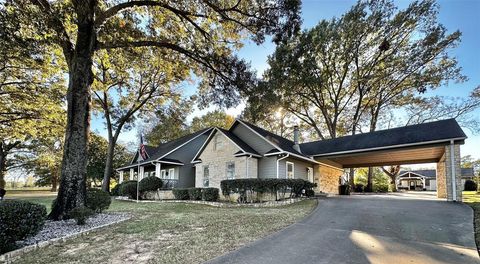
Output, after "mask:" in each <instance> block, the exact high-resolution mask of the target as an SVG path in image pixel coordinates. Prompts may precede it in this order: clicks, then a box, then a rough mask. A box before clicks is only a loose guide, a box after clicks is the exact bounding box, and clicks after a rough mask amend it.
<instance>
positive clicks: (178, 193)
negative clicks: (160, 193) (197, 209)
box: [172, 188, 189, 200]
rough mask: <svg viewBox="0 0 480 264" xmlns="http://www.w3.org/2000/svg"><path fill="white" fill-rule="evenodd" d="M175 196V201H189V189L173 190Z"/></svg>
mask: <svg viewBox="0 0 480 264" xmlns="http://www.w3.org/2000/svg"><path fill="white" fill-rule="evenodd" d="M172 192H173V196H175V199H177V200H188V198H189V196H188V189H185V188H173V190H172Z"/></svg>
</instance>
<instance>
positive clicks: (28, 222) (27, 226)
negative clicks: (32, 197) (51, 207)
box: [0, 200, 47, 253]
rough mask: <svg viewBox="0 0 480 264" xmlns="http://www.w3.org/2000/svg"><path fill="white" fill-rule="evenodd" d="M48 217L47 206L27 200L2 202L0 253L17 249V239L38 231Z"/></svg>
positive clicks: (0, 210) (0, 207)
mask: <svg viewBox="0 0 480 264" xmlns="http://www.w3.org/2000/svg"><path fill="white" fill-rule="evenodd" d="M46 218H47V209H46V207H45V206H43V205H40V204H35V203H30V202H27V201H10V200H7V201H2V202H0V238H1V239H0V253H5V252H8V251H11V250H13V249H15V247H16V245H15V241H18V240H22V239H25V238H27V237H28V236H32V235H35V234H37V233H38V231H40V229H41V228H42V226H43V224H44V223H45V219H46Z"/></svg>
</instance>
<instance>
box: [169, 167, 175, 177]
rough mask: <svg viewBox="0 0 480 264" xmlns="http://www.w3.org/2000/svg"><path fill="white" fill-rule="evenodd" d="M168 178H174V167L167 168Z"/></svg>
mask: <svg viewBox="0 0 480 264" xmlns="http://www.w3.org/2000/svg"><path fill="white" fill-rule="evenodd" d="M172 171H173V177H172ZM168 179H170V180H175V168H170V169H168Z"/></svg>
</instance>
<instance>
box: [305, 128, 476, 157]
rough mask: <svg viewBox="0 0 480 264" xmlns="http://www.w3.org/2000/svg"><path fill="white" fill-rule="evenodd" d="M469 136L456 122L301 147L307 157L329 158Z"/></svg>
mask: <svg viewBox="0 0 480 264" xmlns="http://www.w3.org/2000/svg"><path fill="white" fill-rule="evenodd" d="M466 137H467V136H466V135H465V133H464V132H463V130H462V129H461V128H460V126H459V125H458V123H457V121H455V119H446V120H441V121H436V122H430V123H424V124H418V125H411V126H404V127H398V128H393V129H387V130H379V131H375V132H370V133H363V134H358V135H353V136H345V137H339V138H334V139H327V140H319V141H314V142H309V143H303V144H300V149H301V150H302V152H303V153H305V154H307V155H312V156H316V155H319V156H320V155H328V154H330V153H338V152H348V151H361V150H363V149H372V148H378V147H390V146H396V145H405V144H415V143H419V144H424V143H426V142H432V141H448V140H450V139H461V140H462V139H465V138H466Z"/></svg>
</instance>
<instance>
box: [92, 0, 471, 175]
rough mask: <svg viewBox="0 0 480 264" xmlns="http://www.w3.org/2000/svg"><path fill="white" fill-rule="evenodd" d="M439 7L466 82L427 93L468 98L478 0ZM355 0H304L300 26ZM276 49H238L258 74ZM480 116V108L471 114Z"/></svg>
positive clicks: (402, 3) (467, 151) (97, 125)
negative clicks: (456, 38)
mask: <svg viewBox="0 0 480 264" xmlns="http://www.w3.org/2000/svg"><path fill="white" fill-rule="evenodd" d="M410 2H411V1H407V0H399V1H396V2H395V3H396V5H397V6H398V7H399V8H401V9H403V8H405V7H407V6H408V4H409V3H410ZM437 2H438V4H439V6H440V11H439V15H438V18H439V22H440V23H441V24H443V25H444V26H445V27H446V28H447V30H448V31H449V32H454V31H455V30H460V31H461V32H462V38H461V40H462V41H461V43H460V45H459V46H458V47H457V48H456V49H454V50H452V51H451V55H453V56H455V57H456V58H457V59H458V62H459V65H460V66H461V67H462V73H463V74H464V75H465V76H467V77H468V81H466V82H464V83H453V82H452V83H449V84H448V85H446V86H442V87H440V88H438V89H437V90H435V91H430V92H428V93H427V95H441V96H454V97H467V96H468V95H469V93H470V92H471V91H472V90H473V89H474V88H475V87H477V86H479V85H480V52H479V48H480V18H479V14H480V1H479V0H439V1H437ZM355 3H356V1H355V0H303V3H302V19H303V26H302V27H303V28H304V29H305V28H311V27H313V26H315V25H316V24H317V23H318V22H320V21H321V20H322V19H326V20H328V19H331V18H333V17H340V16H341V15H342V14H343V13H345V12H346V11H348V10H349V9H350V7H351V6H352V5H354V4H355ZM274 50H275V45H274V44H273V43H271V42H266V43H263V44H261V45H256V44H254V43H251V42H249V41H246V43H245V46H244V47H243V48H242V49H241V50H240V51H239V53H238V55H239V57H241V58H243V59H245V60H246V61H248V62H250V64H251V66H252V68H254V69H255V70H256V71H257V74H258V75H259V76H261V74H262V73H263V72H264V71H265V69H267V68H268V64H267V58H268V55H269V54H272V53H273V51H274ZM184 89H185V90H184V92H185V94H188V95H190V94H194V93H195V87H193V86H188V87H185V88H184ZM242 107H243V105H239V106H238V107H236V108H231V109H227V110H226V112H227V113H229V114H232V115H234V116H237V115H239V114H240V113H241V111H242ZM214 108H215V107H214V106H212V107H210V108H207V109H204V110H202V111H200V110H195V111H194V113H193V114H192V115H191V116H190V117H189V118H190V119H191V118H193V117H194V116H199V115H202V114H204V113H206V112H207V111H209V110H212V109H214ZM474 114H475V115H478V116H480V109H477V110H476V111H475V113H474ZM92 130H94V131H96V132H98V133H100V134H101V135H103V136H106V131H105V128H104V123H103V120H102V119H101V117H95V116H93V117H92ZM464 131H465V132H466V134H467V136H468V139H467V140H466V142H465V145H463V146H462V147H461V154H462V156H464V155H472V156H473V157H475V158H477V159H480V135H474V134H472V132H471V131H469V130H468V129H464ZM136 137H137V131H136V130H135V129H133V130H131V131H126V132H122V134H121V135H120V141H121V142H123V143H127V142H137V141H138V139H137V138H136ZM420 167H432V165H420Z"/></svg>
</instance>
